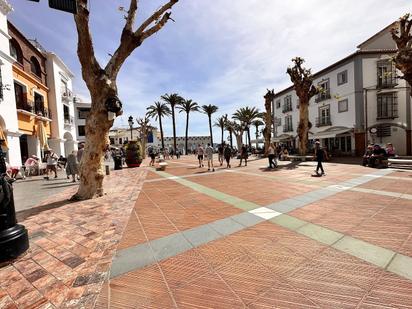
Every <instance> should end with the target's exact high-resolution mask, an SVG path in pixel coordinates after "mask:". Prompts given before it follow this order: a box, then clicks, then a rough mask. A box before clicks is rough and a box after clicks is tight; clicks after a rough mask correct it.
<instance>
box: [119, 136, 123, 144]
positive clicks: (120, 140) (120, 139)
mask: <svg viewBox="0 0 412 309" xmlns="http://www.w3.org/2000/svg"><path fill="white" fill-rule="evenodd" d="M121 144H123V139H122V138H121V137H119V145H121Z"/></svg>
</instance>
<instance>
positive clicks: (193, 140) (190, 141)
mask: <svg viewBox="0 0 412 309" xmlns="http://www.w3.org/2000/svg"><path fill="white" fill-rule="evenodd" d="M185 140H186V138H185V137H184V136H176V146H177V149H179V150H180V152H181V153H184V152H185ZM164 143H165V147H167V148H169V149H173V137H168V136H167V137H164ZM208 143H210V136H188V137H187V149H188V151H191V152H193V151H194V150H196V148H197V147H198V145H199V144H200V145H202V146H203V147H204V146H206V145H207V144H208ZM160 145H161V142H160Z"/></svg>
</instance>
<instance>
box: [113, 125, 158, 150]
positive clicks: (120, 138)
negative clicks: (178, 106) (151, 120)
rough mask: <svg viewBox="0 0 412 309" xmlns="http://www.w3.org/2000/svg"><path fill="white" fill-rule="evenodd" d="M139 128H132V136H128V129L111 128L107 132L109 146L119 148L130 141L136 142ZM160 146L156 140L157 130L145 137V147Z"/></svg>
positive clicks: (138, 136)
mask: <svg viewBox="0 0 412 309" xmlns="http://www.w3.org/2000/svg"><path fill="white" fill-rule="evenodd" d="M138 129H139V128H133V129H132V134H130V128H129V129H127V128H112V129H110V131H109V138H110V145H113V146H116V147H120V146H122V145H123V144H124V143H127V142H128V141H130V140H137V139H138V138H140V133H139V130H138ZM159 145H160V141H159V139H158V131H157V129H156V128H155V129H153V130H152V132H151V133H149V135H148V137H147V143H146V147H150V146H153V147H158V146H159Z"/></svg>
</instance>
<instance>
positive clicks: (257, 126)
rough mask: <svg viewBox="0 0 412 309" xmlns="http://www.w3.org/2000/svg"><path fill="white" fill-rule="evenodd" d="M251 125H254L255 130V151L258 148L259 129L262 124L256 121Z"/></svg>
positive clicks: (258, 120)
mask: <svg viewBox="0 0 412 309" xmlns="http://www.w3.org/2000/svg"><path fill="white" fill-rule="evenodd" d="M252 125H254V126H255V128H256V150H257V149H258V146H259V127H260V126H263V125H264V123H263V122H262V121H261V120H260V119H256V120H254V121H253V122H252Z"/></svg>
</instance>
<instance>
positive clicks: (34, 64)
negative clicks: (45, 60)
mask: <svg viewBox="0 0 412 309" xmlns="http://www.w3.org/2000/svg"><path fill="white" fill-rule="evenodd" d="M30 68H31V71H32V73H34V74H36V75H37V76H38V77H41V69H40V63H39V61H38V60H37V59H36V58H35V57H31V58H30Z"/></svg>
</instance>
